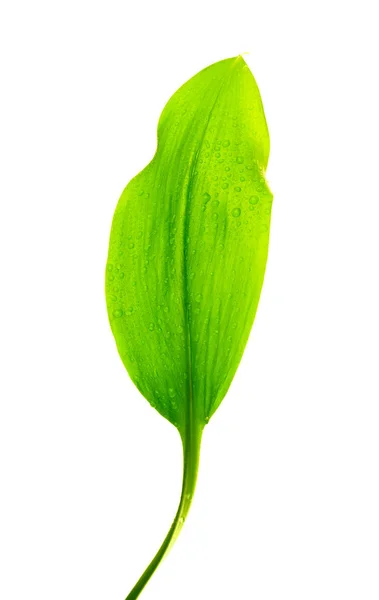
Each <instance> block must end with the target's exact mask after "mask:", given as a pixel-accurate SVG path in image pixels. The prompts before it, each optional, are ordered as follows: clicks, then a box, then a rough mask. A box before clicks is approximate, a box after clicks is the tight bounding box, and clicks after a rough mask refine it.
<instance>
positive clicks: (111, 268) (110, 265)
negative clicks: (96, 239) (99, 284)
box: [107, 263, 113, 272]
mask: <svg viewBox="0 0 379 600" xmlns="http://www.w3.org/2000/svg"><path fill="white" fill-rule="evenodd" d="M107 271H109V272H110V271H113V265H112V264H110V263H109V264H108V265H107Z"/></svg>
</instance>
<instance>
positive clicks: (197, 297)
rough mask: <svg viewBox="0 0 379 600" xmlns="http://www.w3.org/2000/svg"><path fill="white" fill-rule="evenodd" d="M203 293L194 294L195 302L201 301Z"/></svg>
mask: <svg viewBox="0 0 379 600" xmlns="http://www.w3.org/2000/svg"><path fill="white" fill-rule="evenodd" d="M202 297H203V295H202V294H196V297H195V300H196V302H201V299H202Z"/></svg>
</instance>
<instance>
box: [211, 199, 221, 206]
mask: <svg viewBox="0 0 379 600" xmlns="http://www.w3.org/2000/svg"><path fill="white" fill-rule="evenodd" d="M219 204H220V203H219V201H218V200H213V202H212V206H214V207H215V208H217V207H218V205H219Z"/></svg>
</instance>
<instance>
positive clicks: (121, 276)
mask: <svg viewBox="0 0 379 600" xmlns="http://www.w3.org/2000/svg"><path fill="white" fill-rule="evenodd" d="M118 276H119V278H120V279H124V277H125V273H123V272H122V271H121V273H119V275H118Z"/></svg>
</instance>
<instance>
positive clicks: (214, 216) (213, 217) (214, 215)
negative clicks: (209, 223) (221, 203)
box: [212, 213, 218, 221]
mask: <svg viewBox="0 0 379 600" xmlns="http://www.w3.org/2000/svg"><path fill="white" fill-rule="evenodd" d="M212 219H213V220H214V221H217V219H218V214H217V213H213V215H212Z"/></svg>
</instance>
